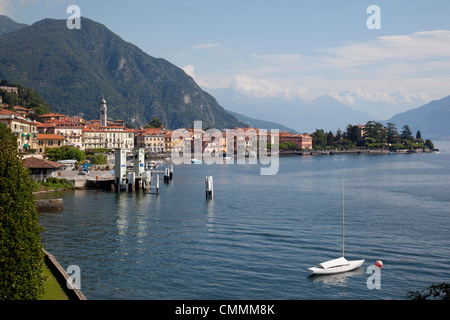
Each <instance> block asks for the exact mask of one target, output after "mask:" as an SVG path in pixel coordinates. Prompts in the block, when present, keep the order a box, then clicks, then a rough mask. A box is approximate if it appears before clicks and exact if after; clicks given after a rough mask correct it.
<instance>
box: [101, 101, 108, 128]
mask: <svg viewBox="0 0 450 320" xmlns="http://www.w3.org/2000/svg"><path fill="white" fill-rule="evenodd" d="M106 111H107V107H106V100H105V96H103V98H102V100H101V101H100V126H101V127H106V126H107V125H108V123H107V115H106Z"/></svg>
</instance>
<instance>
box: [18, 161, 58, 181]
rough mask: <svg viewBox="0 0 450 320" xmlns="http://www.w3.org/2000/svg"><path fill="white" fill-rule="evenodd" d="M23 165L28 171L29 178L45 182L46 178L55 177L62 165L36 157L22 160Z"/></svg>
mask: <svg viewBox="0 0 450 320" xmlns="http://www.w3.org/2000/svg"><path fill="white" fill-rule="evenodd" d="M23 165H24V167H25V168H28V169H29V170H30V178H31V179H32V180H36V181H46V180H47V179H48V178H51V177H57V171H58V170H60V168H61V167H62V166H63V164H62V163H58V162H53V161H50V160H44V159H41V158H37V157H29V158H26V159H24V160H23Z"/></svg>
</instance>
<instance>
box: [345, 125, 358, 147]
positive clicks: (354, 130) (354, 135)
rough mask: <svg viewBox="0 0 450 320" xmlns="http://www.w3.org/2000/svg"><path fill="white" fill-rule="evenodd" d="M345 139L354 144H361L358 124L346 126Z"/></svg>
mask: <svg viewBox="0 0 450 320" xmlns="http://www.w3.org/2000/svg"><path fill="white" fill-rule="evenodd" d="M345 139H347V140H350V141H351V142H353V144H354V145H355V146H357V145H361V128H360V127H358V126H353V125H351V124H349V125H348V126H347V132H346V135H345Z"/></svg>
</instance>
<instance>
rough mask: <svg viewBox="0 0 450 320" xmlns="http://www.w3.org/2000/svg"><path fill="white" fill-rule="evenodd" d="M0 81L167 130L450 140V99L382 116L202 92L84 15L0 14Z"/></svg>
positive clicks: (60, 104) (71, 109)
mask: <svg viewBox="0 0 450 320" xmlns="http://www.w3.org/2000/svg"><path fill="white" fill-rule="evenodd" d="M1 79H5V80H7V81H9V82H17V83H21V84H23V85H24V86H27V87H33V88H34V89H35V90H36V92H37V93H38V94H40V95H41V96H42V98H43V99H44V100H46V101H47V102H49V103H50V105H51V106H52V108H53V111H55V112H60V113H65V114H69V115H76V114H82V115H83V116H84V117H86V118H87V119H92V118H97V117H98V108H99V101H100V99H101V96H102V95H105V98H106V100H107V103H108V115H109V116H110V117H112V118H114V119H123V120H126V121H127V122H129V123H134V124H135V125H143V124H147V123H148V122H149V121H150V119H151V118H152V117H156V118H159V119H161V121H162V122H163V124H164V125H165V126H166V127H168V128H171V129H177V128H183V127H191V126H192V125H193V123H194V121H195V120H202V121H203V125H204V127H210V128H230V127H235V126H245V125H250V126H251V127H259V128H265V129H279V130H285V131H291V132H299V133H305V132H308V133H311V132H314V131H315V130H316V129H324V130H325V131H327V132H328V131H333V132H336V130H337V129H339V128H340V129H342V130H344V129H345V128H346V127H347V125H348V124H365V123H367V122H368V121H371V120H378V121H380V122H382V123H384V124H386V123H388V122H392V123H395V125H396V127H397V128H398V129H399V130H401V128H402V127H403V125H405V124H407V125H408V126H409V127H410V128H411V130H413V132H414V133H415V132H416V131H417V130H420V131H421V133H422V136H423V137H425V138H431V139H435V140H439V139H450V126H449V125H448V123H449V122H450V97H446V98H444V99H441V100H436V101H432V102H430V103H428V104H426V105H424V106H422V107H420V108H416V109H413V110H409V111H407V112H403V113H400V114H397V115H395V116H393V117H392V118H391V119H389V120H385V121H381V120H380V119H376V118H374V117H373V116H372V115H369V114H367V113H364V112H361V111H357V110H354V109H352V108H350V107H348V106H346V105H344V104H342V103H340V102H338V101H337V100H335V99H334V98H332V97H330V96H323V97H320V98H317V99H316V100H314V101H304V100H300V99H294V100H287V99H280V98H264V99H258V98H251V97H248V96H246V95H243V94H241V93H238V92H236V91H234V90H233V89H232V88H229V89H216V90H208V92H206V91H205V90H203V89H202V88H200V87H199V86H198V85H197V84H196V83H195V81H194V80H193V79H192V78H191V77H190V76H188V75H187V74H186V73H185V72H184V71H183V70H182V69H180V68H178V67H177V66H175V65H173V64H171V63H170V62H168V61H166V60H164V59H160V58H154V57H151V56H150V55H148V54H146V53H145V52H143V51H142V50H140V49H139V48H138V47H136V46H134V45H133V44H131V43H128V42H126V41H124V40H122V39H121V38H120V37H119V36H117V35H115V34H114V33H113V32H111V31H110V30H109V29H107V28H106V27H105V26H104V25H102V24H99V23H97V22H94V21H92V20H90V19H87V18H82V28H81V29H80V30H69V29H67V27H66V20H52V19H44V20H42V21H39V22H36V23H34V24H33V25H30V26H28V25H26V24H22V23H17V22H15V21H13V20H11V19H10V18H8V17H5V16H0V80H1ZM216 99H217V100H216ZM380 107H382V106H380Z"/></svg>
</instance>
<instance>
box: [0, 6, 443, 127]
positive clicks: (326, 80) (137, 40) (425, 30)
mask: <svg viewBox="0 0 450 320" xmlns="http://www.w3.org/2000/svg"><path fill="white" fill-rule="evenodd" d="M71 4H75V5H78V6H79V7H80V9H81V14H82V16H83V17H87V18H90V19H93V20H95V21H98V22H100V23H102V24H104V25H106V26H107V27H108V28H109V29H111V30H112V31H113V32H114V33H116V34H118V35H119V36H121V37H122V38H123V39H124V40H126V41H128V42H131V43H133V44H135V45H137V46H138V47H140V48H141V49H142V50H144V51H145V52H147V53H148V54H150V55H152V56H155V57H162V58H165V59H167V60H168V61H170V62H172V63H174V64H175V65H177V66H179V67H181V68H183V69H184V70H185V71H186V73H188V74H189V75H191V76H192V77H193V78H194V79H195V80H196V81H197V83H198V84H199V85H201V86H202V87H204V88H205V89H206V90H209V89H210V90H213V89H218V88H230V89H232V90H234V91H236V92H239V93H241V94H244V95H247V96H249V97H253V98H265V97H271V98H274V97H275V98H282V99H301V100H307V101H310V100H313V99H315V98H317V97H320V96H323V95H330V96H332V97H334V98H335V99H337V100H338V101H340V102H342V103H345V104H346V105H348V106H351V107H352V108H354V109H358V110H362V111H366V112H369V113H371V114H373V115H375V116H377V117H378V118H381V119H383V118H387V117H390V116H392V115H394V114H396V113H398V112H401V111H404V110H407V109H410V108H412V107H418V106H420V105H422V104H424V103H427V102H429V101H430V100H432V99H438V98H443V97H445V96H447V95H449V94H450V72H449V71H450V20H449V16H450V1H448V0H429V1H411V0H410V1H403V0H400V1H393V0H389V1H384V0H383V1H380V0H373V1H361V0H348V1H346V0H341V1H336V0H334V1H299V0H296V1H287V0H284V1H265V0H259V1H253V0H244V1H243V0H240V1H235V0H227V1H219V0H217V1H213V0H209V1H206V0H203V1H201V0H189V1H187V0H185V1H181V0H176V1H175V0H172V1H171V0H166V1H143V0H132V1H114V0H110V1H106V0H91V1H87V0H74V1H68V0H1V4H0V13H1V14H6V15H8V16H10V17H11V18H13V19H14V20H16V21H18V22H23V23H27V24H32V23H34V22H36V21H38V20H41V19H43V18H57V19H67V17H68V16H69V14H67V13H66V9H67V7H68V6H69V5H71ZM370 5H378V6H379V8H380V11H381V29H379V30H370V29H368V28H367V26H366V21H367V19H368V18H369V17H370V14H368V13H367V12H366V10H367V8H368V7H369V6H370ZM81 23H82V22H81ZM81 27H82V25H81ZM374 105H376V106H377V107H376V108H375V109H374ZM368 108H371V109H370V110H368Z"/></svg>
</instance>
